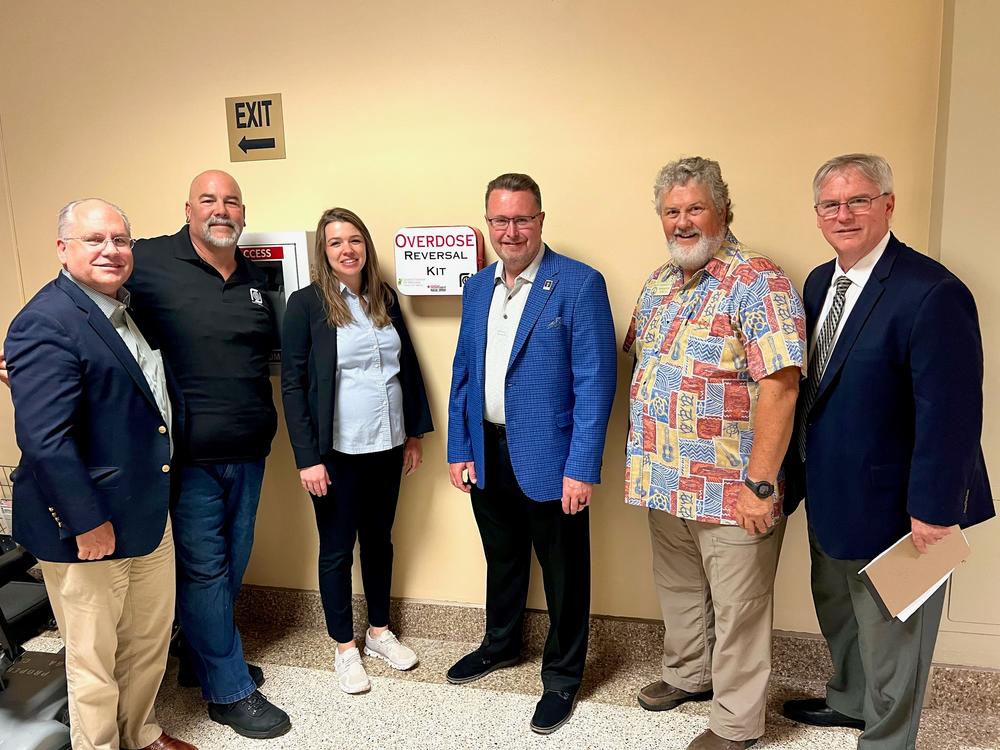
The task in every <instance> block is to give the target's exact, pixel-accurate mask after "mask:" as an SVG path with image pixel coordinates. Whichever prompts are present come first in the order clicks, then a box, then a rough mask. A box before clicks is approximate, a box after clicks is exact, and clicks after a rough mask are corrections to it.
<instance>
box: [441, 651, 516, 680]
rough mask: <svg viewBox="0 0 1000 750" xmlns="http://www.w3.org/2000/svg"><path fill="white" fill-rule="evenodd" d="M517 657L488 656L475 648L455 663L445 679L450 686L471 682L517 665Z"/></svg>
mask: <svg viewBox="0 0 1000 750" xmlns="http://www.w3.org/2000/svg"><path fill="white" fill-rule="evenodd" d="M517 660H518V657H517V656H516V655H515V656H513V657H509V656H503V655H497V654H488V653H486V652H485V651H483V650H482V649H479V648H477V649H476V650H475V651H473V652H472V653H471V654H466V655H465V656H463V657H462V658H461V659H459V660H458V661H457V662H455V663H454V664H453V665H452V667H451V669H449V670H448V674H446V675H445V678H446V679H447V680H448V682H450V683H451V684H452V685H461V684H462V683H464V682H472V681H473V680H478V679H479V678H480V677H485V676H486V675H488V674H489V673H490V672H495V671H497V670H498V669H503V668H504V667H512V666H514V665H515V664H517Z"/></svg>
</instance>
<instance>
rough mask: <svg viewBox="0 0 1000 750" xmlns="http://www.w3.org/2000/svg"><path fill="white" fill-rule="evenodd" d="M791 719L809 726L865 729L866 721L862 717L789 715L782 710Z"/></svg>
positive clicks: (783, 714) (782, 713)
mask: <svg viewBox="0 0 1000 750" xmlns="http://www.w3.org/2000/svg"><path fill="white" fill-rule="evenodd" d="M781 715H782V716H784V717H785V718H786V719H788V720H789V721H794V722H795V723H796V724H805V725H806V726H809V727H820V728H821V729H858V730H860V731H864V728H865V723H864V722H863V721H861V720H860V719H851V718H850V717H848V720H847V721H836V720H827V719H811V718H806V717H804V716H789V715H788V714H786V713H785V712H784V711H782V712H781Z"/></svg>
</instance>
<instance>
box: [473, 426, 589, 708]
mask: <svg viewBox="0 0 1000 750" xmlns="http://www.w3.org/2000/svg"><path fill="white" fill-rule="evenodd" d="M485 451H486V478H487V479H486V489H485V490H479V489H478V488H476V487H475V486H473V487H472V510H473V512H474V513H475V516H476V523H477V525H478V526H479V534H480V536H481V537H482V540H483V551H484V552H485V553H486V636H485V638H484V639H483V649H484V650H486V651H487V652H488V653H490V654H493V655H497V656H502V657H508V658H509V657H513V656H516V655H517V654H518V653H519V652H520V650H521V634H522V629H523V626H524V607H525V603H526V602H527V598H528V580H529V576H530V572H531V567H530V565H531V548H532V546H534V549H535V555H536V556H537V557H538V562H539V564H540V565H541V567H542V582H543V585H544V588H545V602H546V604H547V605H548V610H549V621H550V625H549V633H548V638H547V639H546V641H545V650H544V652H543V655H542V684H543V685H544V687H545V689H546V690H571V691H575V690H576V689H577V688H578V687H579V686H580V680H581V679H582V678H583V667H584V662H585V661H586V658H587V634H588V627H589V619H590V511H589V510H583V511H581V512H579V513H577V514H576V515H572V516H571V515H568V514H566V513H563V510H562V503H561V502H559V501H556V502H537V501H535V500H532V499H531V498H529V497H528V496H526V495H525V494H524V492H523V491H522V490H521V487H520V485H519V484H518V482H517V479H516V477H515V476H514V470H513V467H512V466H511V463H510V454H509V452H508V449H507V437H506V434H505V431H504V430H503V428H502V427H497V426H495V425H490V424H489V423H487V424H486V434H485Z"/></svg>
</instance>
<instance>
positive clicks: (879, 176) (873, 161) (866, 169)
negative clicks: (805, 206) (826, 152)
mask: <svg viewBox="0 0 1000 750" xmlns="http://www.w3.org/2000/svg"><path fill="white" fill-rule="evenodd" d="M848 169H854V170H857V171H858V172H860V173H861V175H862V176H863V177H865V178H866V179H868V180H871V181H872V182H874V183H875V184H876V185H878V189H879V192H880V193H891V192H892V167H890V166H889V162H887V161H886V160H885V159H884V158H882V157H881V156H878V155H876V154H842V155H841V156H835V157H833V158H832V159H830V160H829V161H828V162H826V164H824V165H823V166H822V167H820V168H819V170H817V172H816V176H815V177H813V200H814V201H818V200H819V191H820V189H821V188H822V187H823V183H824V182H826V181H827V180H828V179H829V178H830V176H831V175H834V174H838V173H840V172H844V171H846V170H848Z"/></svg>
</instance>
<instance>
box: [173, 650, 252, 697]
mask: <svg viewBox="0 0 1000 750" xmlns="http://www.w3.org/2000/svg"><path fill="white" fill-rule="evenodd" d="M247 670H248V671H249V672H250V679H251V680H253V684H254V686H255V687H257V688H258V689H259V688H260V686H261V685H263V684H264V670H263V669H261V668H260V667H258V666H257V665H256V664H250V663H249V662H247ZM177 684H178V685H180V686H181V687H182V688H196V687H201V683H200V682H198V673H197V672H195V671H194V665H192V664H191V662H190V661H188V660H187V659H185V658H184V657H181V659H180V664H179V665H178V666H177Z"/></svg>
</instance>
